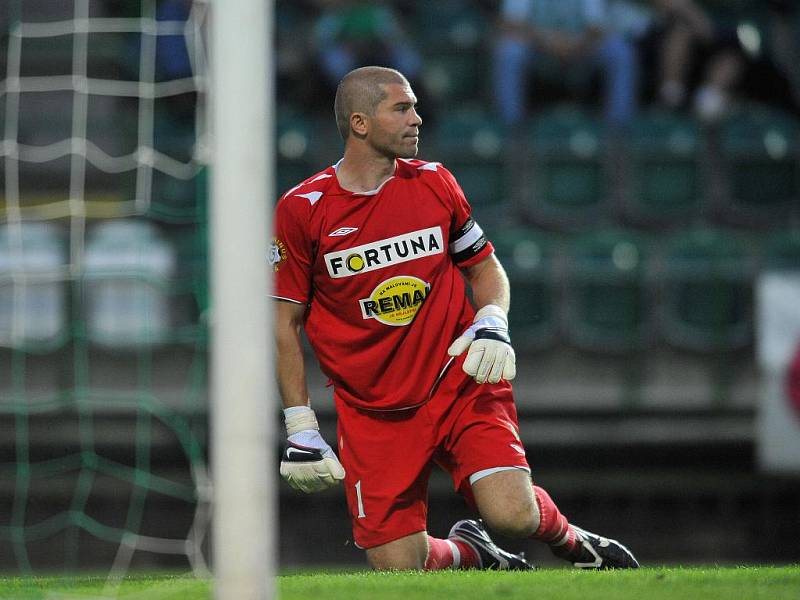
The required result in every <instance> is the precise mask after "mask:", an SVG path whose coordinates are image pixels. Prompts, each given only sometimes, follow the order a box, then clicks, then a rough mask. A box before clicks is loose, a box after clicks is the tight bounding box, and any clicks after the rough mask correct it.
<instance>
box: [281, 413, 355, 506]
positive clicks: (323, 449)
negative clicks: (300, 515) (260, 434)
mask: <svg viewBox="0 0 800 600" xmlns="http://www.w3.org/2000/svg"><path fill="white" fill-rule="evenodd" d="M284 416H285V420H286V433H287V434H288V438H287V440H286V449H285V450H284V451H283V456H282V458H281V476H282V477H283V478H284V479H286V481H287V482H288V483H289V485H290V486H292V487H293V488H295V489H296V490H300V491H301V492H306V493H307V494H308V493H311V492H320V491H322V490H325V489H328V488H330V487H334V486H335V485H337V484H338V483H339V481H341V480H342V479H344V468H343V467H342V465H341V463H340V462H339V459H338V458H336V454H335V453H334V452H333V450H332V449H331V447H330V446H329V445H328V444H327V443H326V442H325V440H324V439H322V436H321V435H320V434H319V425H318V424H317V418H316V416H315V415H314V411H313V410H312V409H311V408H310V407H308V406H296V407H291V408H287V409H285V410H284Z"/></svg>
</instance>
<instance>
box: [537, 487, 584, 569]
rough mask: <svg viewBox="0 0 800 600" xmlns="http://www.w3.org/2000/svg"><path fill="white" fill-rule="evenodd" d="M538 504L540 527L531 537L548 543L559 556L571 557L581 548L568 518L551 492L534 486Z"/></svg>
mask: <svg viewBox="0 0 800 600" xmlns="http://www.w3.org/2000/svg"><path fill="white" fill-rule="evenodd" d="M533 493H534V495H535V496H536V504H538V505H539V516H540V521H539V528H538V529H537V530H536V532H535V533H534V534H533V535H532V536H531V539H534V540H539V541H542V542H544V543H545V544H548V545H549V546H550V548H551V550H552V551H553V553H554V554H556V555H557V556H561V557H563V558H570V556H571V555H573V554H576V553H577V551H578V550H579V546H578V543H577V536H576V534H575V530H574V529H573V528H572V525H570V524H569V522H568V521H567V518H566V517H565V516H564V515H562V514H561V512H560V511H559V510H558V507H557V506H556V504H555V502H553V499H552V498H550V494H548V493H547V492H546V491H544V490H543V489H542V488H540V487H539V486H536V485H534V486H533Z"/></svg>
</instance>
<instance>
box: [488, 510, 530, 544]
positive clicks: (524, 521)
mask: <svg viewBox="0 0 800 600" xmlns="http://www.w3.org/2000/svg"><path fill="white" fill-rule="evenodd" d="M481 516H482V517H483V519H484V521H486V524H487V525H488V526H489V528H490V529H492V530H494V531H497V532H498V533H501V534H502V535H504V536H506V537H510V538H518V539H519V538H527V537H530V536H532V535H533V534H534V533H535V532H536V530H537V529H538V528H539V510H538V508H537V507H536V502H535V501H533V502H527V501H516V502H513V501H512V502H507V503H501V504H500V505H498V506H496V507H494V508H492V509H489V510H488V511H482V512H481Z"/></svg>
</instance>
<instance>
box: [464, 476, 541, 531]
mask: <svg viewBox="0 0 800 600" xmlns="http://www.w3.org/2000/svg"><path fill="white" fill-rule="evenodd" d="M472 490H473V493H474V495H475V501H476V502H477V504H478V510H479V512H480V513H481V517H483V520H484V521H485V522H486V524H487V525H488V526H489V528H490V529H492V530H494V531H497V532H498V533H501V534H503V535H505V536H507V537H511V538H526V537H530V536H531V535H533V534H534V533H535V532H536V530H537V529H538V528H539V521H540V516H539V508H538V506H537V505H536V499H535V497H534V494H533V487H532V485H531V481H530V478H529V477H528V474H527V473H526V472H524V471H521V470H515V471H503V472H500V473H495V474H493V475H490V476H488V477H486V478H485V479H482V480H479V481H476V482H475V484H474V485H473V486H472Z"/></svg>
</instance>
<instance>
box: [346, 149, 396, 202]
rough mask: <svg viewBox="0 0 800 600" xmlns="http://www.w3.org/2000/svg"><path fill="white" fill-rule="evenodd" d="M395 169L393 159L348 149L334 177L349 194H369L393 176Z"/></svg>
mask: <svg viewBox="0 0 800 600" xmlns="http://www.w3.org/2000/svg"><path fill="white" fill-rule="evenodd" d="M395 167H396V161H395V160H394V159H391V158H387V157H385V156H380V155H376V154H373V153H369V154H368V153H364V152H361V151H359V150H357V149H355V148H352V147H349V148H346V149H345V152H344V158H342V160H341V161H340V162H339V166H338V167H337V169H336V177H337V178H338V180H339V185H340V186H342V187H343V188H344V189H346V190H348V191H350V192H355V193H364V192H371V191H372V190H375V189H377V188H379V187H380V186H381V184H382V183H384V182H385V181H386V180H387V179H389V178H390V177H391V176H392V175H394V171H395Z"/></svg>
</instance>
